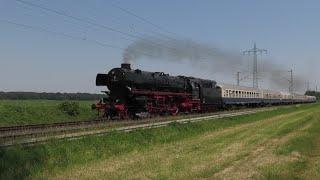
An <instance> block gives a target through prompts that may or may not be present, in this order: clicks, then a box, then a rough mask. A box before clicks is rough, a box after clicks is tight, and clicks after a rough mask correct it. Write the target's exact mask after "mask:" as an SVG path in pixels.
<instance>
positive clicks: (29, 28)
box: [0, 19, 153, 56]
mask: <svg viewBox="0 0 320 180" xmlns="http://www.w3.org/2000/svg"><path fill="white" fill-rule="evenodd" d="M0 22H2V23H6V24H11V25H14V26H17V27H21V28H23V29H28V30H33V31H38V32H44V33H48V34H52V35H56V36H61V37H66V38H69V39H73V40H81V41H86V42H89V43H93V44H96V45H99V46H102V47H108V48H113V49H118V50H122V51H123V50H125V48H122V47H119V46H116V45H113V44H109V43H105V42H101V41H97V40H94V39H88V38H82V37H78V36H74V35H70V34H67V33H63V32H55V31H51V30H48V29H46V28H43V27H37V26H31V25H27V24H21V23H16V22H14V21H10V20H4V19H0ZM140 53H142V54H144V55H147V56H153V55H151V54H148V53H145V52H141V51H140Z"/></svg>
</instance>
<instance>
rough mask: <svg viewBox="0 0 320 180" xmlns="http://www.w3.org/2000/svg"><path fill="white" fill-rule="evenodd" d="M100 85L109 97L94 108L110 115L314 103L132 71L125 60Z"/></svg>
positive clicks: (310, 98) (299, 97)
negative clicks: (105, 89) (104, 88)
mask: <svg viewBox="0 0 320 180" xmlns="http://www.w3.org/2000/svg"><path fill="white" fill-rule="evenodd" d="M96 85H97V86H107V88H108V90H109V91H104V92H105V93H106V94H107V95H108V97H107V98H105V99H104V100H103V101H100V102H99V103H97V104H96V105H95V106H94V108H96V109H98V110H99V111H101V110H103V111H104V112H105V113H104V114H105V115H106V116H108V117H110V118H112V117H114V116H117V117H119V118H121V119H123V118H129V117H131V118H136V117H145V116H152V115H176V114H178V113H192V112H198V113H200V112H212V111H215V110H219V109H223V108H228V107H230V106H252V107H253V106H263V105H275V104H293V103H311V102H315V101H316V98H315V97H313V96H305V95H298V94H288V93H280V92H276V91H270V90H260V89H254V88H248V87H242V86H233V85H225V84H217V82H216V81H213V80H206V79H199V78H195V77H186V76H170V75H169V74H165V73H163V72H147V71H141V70H139V69H136V70H132V69H131V67H130V64H127V63H123V64H121V68H114V69H111V70H110V71H109V73H108V74H98V75H97V77H96Z"/></svg>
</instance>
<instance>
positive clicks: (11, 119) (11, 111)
mask: <svg viewBox="0 0 320 180" xmlns="http://www.w3.org/2000/svg"><path fill="white" fill-rule="evenodd" d="M62 102H64V101H55V100H0V126H7V125H21V124H35V123H52V122H61V121H70V120H85V119H90V118H92V117H95V116H96V112H95V111H92V110H91V104H92V103H94V102H93V101H76V102H77V103H78V104H79V112H80V113H79V114H78V115H76V116H70V115H68V114H66V113H65V112H63V111H61V110H60V109H59V108H58V106H59V105H60V104H61V103H62Z"/></svg>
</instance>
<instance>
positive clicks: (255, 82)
mask: <svg viewBox="0 0 320 180" xmlns="http://www.w3.org/2000/svg"><path fill="white" fill-rule="evenodd" d="M258 53H260V54H262V53H267V50H265V49H258V48H257V46H256V43H254V45H253V49H249V50H246V51H243V54H248V55H251V54H253V70H252V76H253V77H252V79H253V84H252V86H253V88H259V82H258Z"/></svg>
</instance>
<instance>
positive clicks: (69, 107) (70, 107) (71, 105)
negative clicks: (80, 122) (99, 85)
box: [58, 101, 80, 116]
mask: <svg viewBox="0 0 320 180" xmlns="http://www.w3.org/2000/svg"><path fill="white" fill-rule="evenodd" d="M58 109H59V110H60V111H62V112H64V113H66V114H68V115H69V116H77V115H79V114H80V105H79V103H77V102H70V101H65V102H63V103H61V104H59V105H58Z"/></svg>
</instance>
